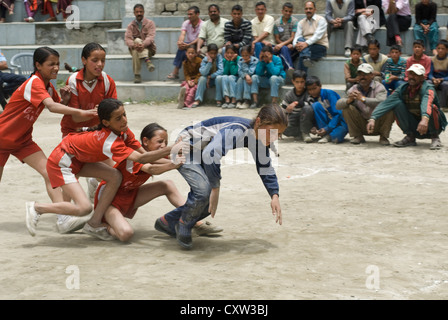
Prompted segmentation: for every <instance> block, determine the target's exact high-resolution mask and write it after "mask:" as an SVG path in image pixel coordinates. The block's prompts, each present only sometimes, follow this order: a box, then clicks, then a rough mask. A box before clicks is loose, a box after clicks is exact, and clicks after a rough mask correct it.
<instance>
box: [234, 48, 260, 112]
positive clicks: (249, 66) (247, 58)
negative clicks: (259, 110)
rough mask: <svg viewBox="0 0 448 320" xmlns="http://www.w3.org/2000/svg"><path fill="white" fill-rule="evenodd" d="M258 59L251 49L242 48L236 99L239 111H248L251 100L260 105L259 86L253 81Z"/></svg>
mask: <svg viewBox="0 0 448 320" xmlns="http://www.w3.org/2000/svg"><path fill="white" fill-rule="evenodd" d="M257 64H258V59H257V58H256V57H254V56H253V55H252V54H251V47H250V46H244V47H242V48H241V59H240V60H239V61H238V81H237V83H236V87H237V90H236V99H237V101H238V103H237V104H236V107H237V108H238V109H247V108H249V106H250V102H251V98H253V99H254V100H253V101H254V103H255V104H257V103H258V95H257V93H258V91H257V90H258V89H257V84H256V83H254V81H253V80H252V76H253V75H254V74H255V69H256V68H257Z"/></svg>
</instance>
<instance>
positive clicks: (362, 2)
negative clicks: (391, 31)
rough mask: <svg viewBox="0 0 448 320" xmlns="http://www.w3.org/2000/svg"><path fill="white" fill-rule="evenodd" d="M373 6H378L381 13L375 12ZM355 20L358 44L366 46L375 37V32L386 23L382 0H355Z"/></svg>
mask: <svg viewBox="0 0 448 320" xmlns="http://www.w3.org/2000/svg"><path fill="white" fill-rule="evenodd" d="M371 6H375V7H377V8H378V11H379V13H378V12H375V9H372V7H371ZM378 17H379V18H378ZM378 19H379V21H378ZM354 22H355V23H354V24H355V27H357V28H358V36H357V37H356V44H358V45H360V46H363V47H365V46H366V45H367V42H369V41H370V40H373V39H375V37H374V35H373V34H374V33H375V32H376V30H378V29H379V28H380V27H381V26H383V25H384V24H385V23H386V17H385V16H384V11H383V8H382V6H381V0H355V21H354Z"/></svg>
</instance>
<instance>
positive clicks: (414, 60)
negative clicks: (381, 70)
mask: <svg viewBox="0 0 448 320" xmlns="http://www.w3.org/2000/svg"><path fill="white" fill-rule="evenodd" d="M412 50H413V54H412V56H410V57H409V58H408V59H407V60H406V69H409V68H410V67H411V66H412V65H413V64H420V65H422V66H423V67H424V68H425V70H426V72H425V79H428V76H429V72H430V71H431V58H430V57H428V56H427V55H426V54H425V44H424V42H423V40H414V43H413V46H412ZM404 80H405V81H408V78H407V76H405V78H404Z"/></svg>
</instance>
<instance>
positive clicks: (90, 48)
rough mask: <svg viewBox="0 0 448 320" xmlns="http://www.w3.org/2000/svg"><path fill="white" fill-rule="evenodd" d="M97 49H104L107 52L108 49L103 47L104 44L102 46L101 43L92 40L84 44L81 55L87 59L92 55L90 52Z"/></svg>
mask: <svg viewBox="0 0 448 320" xmlns="http://www.w3.org/2000/svg"><path fill="white" fill-rule="evenodd" d="M95 50H102V51H104V52H106V50H105V49H104V48H103V46H101V45H100V44H99V43H96V42H90V43H88V44H86V45H85V46H84V48H83V49H82V52H81V57H83V58H84V59H87V58H88V57H90V53H91V52H92V51H95Z"/></svg>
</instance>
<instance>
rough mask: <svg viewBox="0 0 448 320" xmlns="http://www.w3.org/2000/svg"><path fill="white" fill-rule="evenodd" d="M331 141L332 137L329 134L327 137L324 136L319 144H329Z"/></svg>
mask: <svg viewBox="0 0 448 320" xmlns="http://www.w3.org/2000/svg"><path fill="white" fill-rule="evenodd" d="M330 141H331V137H330V135H329V134H327V135H326V136H323V137H322V138H321V139H319V141H317V142H318V143H327V142H330Z"/></svg>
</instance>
